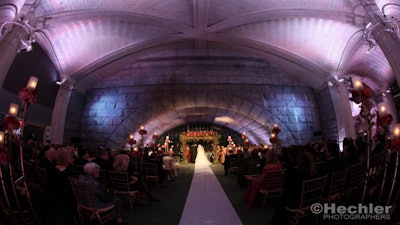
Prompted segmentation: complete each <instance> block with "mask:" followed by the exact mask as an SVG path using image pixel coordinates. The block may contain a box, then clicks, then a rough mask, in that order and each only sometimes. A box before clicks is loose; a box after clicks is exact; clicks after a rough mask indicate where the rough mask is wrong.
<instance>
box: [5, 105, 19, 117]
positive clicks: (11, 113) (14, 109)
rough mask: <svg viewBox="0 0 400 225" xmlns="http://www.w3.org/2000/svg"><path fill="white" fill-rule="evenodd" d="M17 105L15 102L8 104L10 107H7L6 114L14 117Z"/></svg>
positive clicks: (16, 112)
mask: <svg viewBox="0 0 400 225" xmlns="http://www.w3.org/2000/svg"><path fill="white" fill-rule="evenodd" d="M18 109H19V105H18V104H15V103H11V104H10V108H9V109H8V115H9V116H11V117H16V116H17V114H18Z"/></svg>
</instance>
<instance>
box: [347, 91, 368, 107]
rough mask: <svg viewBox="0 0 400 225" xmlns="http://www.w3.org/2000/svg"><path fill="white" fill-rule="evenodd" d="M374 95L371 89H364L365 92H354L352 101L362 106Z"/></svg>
mask: <svg viewBox="0 0 400 225" xmlns="http://www.w3.org/2000/svg"><path fill="white" fill-rule="evenodd" d="M371 95H372V91H371V89H369V88H364V89H363V90H359V91H356V90H353V91H352V92H351V98H349V99H350V100H351V101H353V102H355V103H357V104H360V103H361V102H362V101H363V100H366V99H369V98H370V97H371Z"/></svg>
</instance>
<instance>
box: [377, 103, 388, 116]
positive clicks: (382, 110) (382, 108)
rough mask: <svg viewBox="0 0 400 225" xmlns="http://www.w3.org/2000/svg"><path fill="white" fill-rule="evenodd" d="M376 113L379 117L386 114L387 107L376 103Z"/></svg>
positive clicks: (384, 104)
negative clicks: (377, 112)
mask: <svg viewBox="0 0 400 225" xmlns="http://www.w3.org/2000/svg"><path fill="white" fill-rule="evenodd" d="M378 111H379V115H380V116H384V115H386V114H387V107H386V103H385V102H381V103H378Z"/></svg>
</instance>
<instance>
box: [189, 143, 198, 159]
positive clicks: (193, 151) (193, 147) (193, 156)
mask: <svg viewBox="0 0 400 225" xmlns="http://www.w3.org/2000/svg"><path fill="white" fill-rule="evenodd" d="M196 157H197V145H196V144H192V145H191V146H190V162H192V163H196Z"/></svg>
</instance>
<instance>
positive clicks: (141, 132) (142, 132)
mask: <svg viewBox="0 0 400 225" xmlns="http://www.w3.org/2000/svg"><path fill="white" fill-rule="evenodd" d="M138 133H139V134H140V135H146V134H147V130H145V129H140V130H139V132H138Z"/></svg>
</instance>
